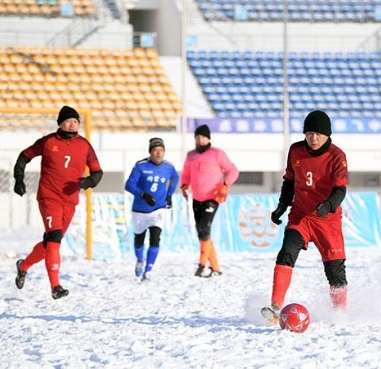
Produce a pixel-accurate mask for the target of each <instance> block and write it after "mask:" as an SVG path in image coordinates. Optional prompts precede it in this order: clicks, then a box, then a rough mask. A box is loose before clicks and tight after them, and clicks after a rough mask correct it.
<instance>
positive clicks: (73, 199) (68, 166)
mask: <svg viewBox="0 0 381 369" xmlns="http://www.w3.org/2000/svg"><path fill="white" fill-rule="evenodd" d="M22 153H23V154H24V155H25V156H26V157H27V158H28V159H30V160H32V159H33V158H35V157H36V156H41V173H40V182H39V185H38V192H37V200H40V199H43V198H50V199H54V200H56V201H59V202H62V203H64V204H75V205H76V204H78V201H79V191H80V187H79V180H80V178H81V177H83V176H84V175H85V169H86V166H88V168H89V170H90V173H92V172H97V171H99V170H101V167H100V164H99V161H98V158H97V156H96V154H95V151H94V149H93V147H92V146H91V144H90V142H89V141H88V140H86V138H84V137H82V136H80V135H76V136H75V137H73V138H71V139H64V138H62V137H60V136H59V135H58V134H57V133H51V134H49V135H47V136H44V137H42V138H40V139H38V140H37V141H36V142H35V143H34V144H33V145H32V146H30V147H28V148H27V149H25V150H24V151H23V152H22Z"/></svg>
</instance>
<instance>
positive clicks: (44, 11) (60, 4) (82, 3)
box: [0, 0, 97, 18]
mask: <svg viewBox="0 0 381 369" xmlns="http://www.w3.org/2000/svg"><path fill="white" fill-rule="evenodd" d="M69 3H70V8H72V9H70V11H69V13H66V14H67V16H75V17H96V15H97V12H96V7H95V5H94V1H93V0H70V2H68V1H67V0H0V16H4V15H8V16H9V15H15V16H26V17H35V16H40V17H41V16H42V17H47V18H53V17H61V16H65V6H67V5H68V4H69ZM71 13H72V14H71Z"/></svg>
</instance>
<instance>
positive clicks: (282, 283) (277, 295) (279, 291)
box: [271, 264, 292, 309]
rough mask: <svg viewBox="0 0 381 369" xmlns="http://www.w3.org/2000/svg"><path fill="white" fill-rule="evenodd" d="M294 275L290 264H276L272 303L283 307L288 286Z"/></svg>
mask: <svg viewBox="0 0 381 369" xmlns="http://www.w3.org/2000/svg"><path fill="white" fill-rule="evenodd" d="M291 277H292V268H291V267H290V266H288V265H279V264H276V265H275V268H274V279H273V292H272V296H271V304H272V305H277V306H278V307H279V308H280V309H281V308H282V307H283V303H284V298H285V296H286V292H287V290H288V287H290V283H291Z"/></svg>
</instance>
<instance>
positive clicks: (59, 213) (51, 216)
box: [38, 198, 75, 234]
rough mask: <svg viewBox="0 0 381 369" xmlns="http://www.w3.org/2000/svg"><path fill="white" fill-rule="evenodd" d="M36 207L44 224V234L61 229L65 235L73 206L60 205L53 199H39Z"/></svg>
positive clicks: (72, 213) (71, 217)
mask: <svg viewBox="0 0 381 369" xmlns="http://www.w3.org/2000/svg"><path fill="white" fill-rule="evenodd" d="M38 207H39V208H40V213H41V216H42V221H43V222H44V226H45V232H50V231H55V230H57V229H61V230H62V233H63V234H65V232H66V230H67V229H68V228H69V225H70V223H71V220H72V219H73V216H74V212H75V205H72V204H62V203H60V202H58V201H56V200H53V199H46V198H45V199H41V200H39V201H38Z"/></svg>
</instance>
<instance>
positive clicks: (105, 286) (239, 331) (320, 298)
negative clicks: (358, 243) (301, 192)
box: [0, 246, 381, 369]
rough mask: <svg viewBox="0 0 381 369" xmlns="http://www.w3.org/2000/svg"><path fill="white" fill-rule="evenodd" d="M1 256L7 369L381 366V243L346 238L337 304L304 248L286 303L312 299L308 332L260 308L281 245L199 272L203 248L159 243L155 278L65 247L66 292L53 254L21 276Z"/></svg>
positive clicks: (10, 258) (1, 368)
mask: <svg viewBox="0 0 381 369" xmlns="http://www.w3.org/2000/svg"><path fill="white" fill-rule="evenodd" d="M17 254H18V255H16V254H12V253H10V252H7V253H4V252H3V253H2V258H1V259H0V291H1V292H0V293H1V296H2V298H1V300H0V350H1V361H0V369H15V368H22V369H34V368H35V369H41V368H43V369H50V368H52V369H64V368H65V369H66V368H70V369H82V368H86V369H87V368H107V369H108V368H115V369H127V368H139V369H150V368H166V369H167V368H168V369H169V368H174V369H227V368H229V369H230V368H232V369H233V368H234V369H242V368H281V369H285V368H290V369H291V368H292V369H297V368H300V369H301V368H303V369H312V368H317V369H323V368H329V369H333V368H367V369H372V368H381V354H380V352H381V319H380V318H381V294H380V292H381V291H380V289H381V288H380V280H381V278H380V277H381V268H380V265H381V249H380V248H374V249H369V248H361V249H348V250H347V257H348V262H347V275H348V280H349V301H348V308H347V311H346V312H345V313H341V314H338V313H335V312H334V311H332V309H331V308H330V302H329V298H328V285H327V283H326V280H325V276H324V273H323V268H322V264H321V262H320V260H319V255H318V254H317V251H316V250H315V249H314V247H313V246H311V249H310V250H309V251H307V252H302V253H301V255H300V258H299V261H298V265H297V266H296V268H295V273H294V276H293V281H292V284H291V288H290V290H289V294H288V296H287V301H286V303H289V302H299V303H302V304H304V305H305V306H306V307H307V308H308V309H309V311H310V314H311V320H312V322H311V324H310V327H309V328H308V330H307V331H306V332H305V333H303V334H296V333H291V332H287V331H282V330H281V329H280V328H279V327H277V326H270V325H269V324H267V322H266V321H264V320H263V318H261V317H260V313H259V311H260V308H261V307H262V306H265V305H267V304H268V302H269V298H270V291H271V283H272V271H273V266H274V259H275V254H262V253H234V254H227V253H225V254H220V262H221V266H222V268H223V272H224V274H223V275H222V276H221V277H219V278H214V279H200V278H197V277H194V276H193V273H194V271H195V268H196V263H197V255H196V254H181V253H180V254H174V253H166V252H165V251H163V252H162V253H161V254H159V258H158V261H157V264H156V268H155V273H154V275H153V278H154V279H153V280H152V281H150V282H140V280H139V279H137V278H136V277H135V276H134V271H133V270H134V264H135V261H134V259H133V258H132V257H131V258H130V259H128V260H127V261H88V260H73V259H69V258H68V257H64V258H63V261H62V273H61V282H62V285H63V286H64V287H66V288H68V289H69V290H70V294H69V296H68V297H67V298H62V299H60V300H53V299H52V298H51V296H50V290H49V285H48V279H47V276H46V272H45V268H44V265H43V263H40V264H38V265H36V266H35V267H34V268H33V269H31V270H30V272H29V273H28V275H27V281H26V283H25V287H24V289H23V290H17V288H16V287H15V284H14V278H15V262H16V259H17V258H18V257H19V256H20V257H23V256H24V255H25V254H23V253H21V254H20V253H17Z"/></svg>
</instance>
